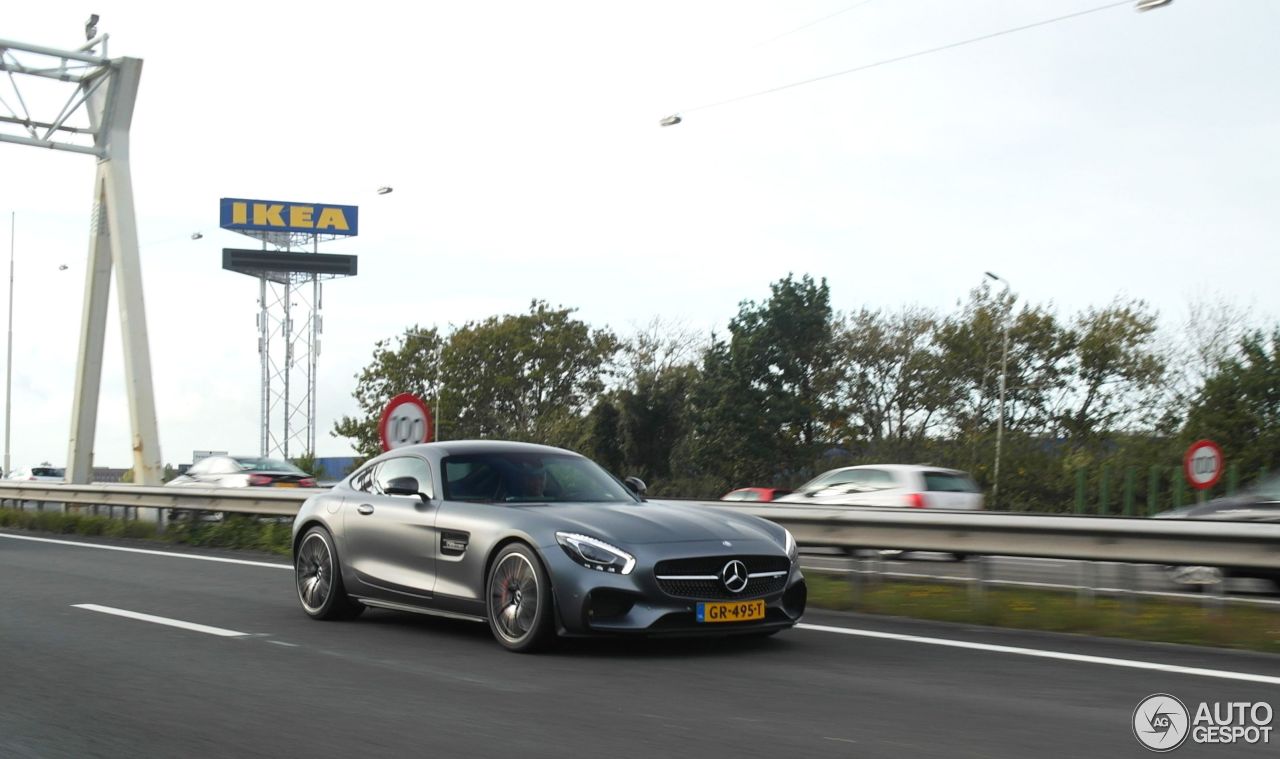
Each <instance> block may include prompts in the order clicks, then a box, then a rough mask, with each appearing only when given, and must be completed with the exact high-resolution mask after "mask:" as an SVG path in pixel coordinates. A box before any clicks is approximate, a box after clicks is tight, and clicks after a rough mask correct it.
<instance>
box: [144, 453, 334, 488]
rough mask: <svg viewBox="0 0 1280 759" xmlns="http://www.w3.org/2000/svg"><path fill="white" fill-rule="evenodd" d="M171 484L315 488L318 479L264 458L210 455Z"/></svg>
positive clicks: (280, 462)
mask: <svg viewBox="0 0 1280 759" xmlns="http://www.w3.org/2000/svg"><path fill="white" fill-rule="evenodd" d="M166 484H168V485H179V486H181V485H188V486H190V485H195V486H201V487H207V488H248V487H260V488H314V487H316V481H315V478H314V477H312V476H311V475H309V474H307V473H306V472H304V471H302V470H301V469H299V468H298V467H296V466H294V465H293V464H290V463H289V462H287V461H282V460H280V459H271V458H265V457H262V456H210V457H208V458H204V459H200V460H199V461H197V462H196V463H194V464H192V465H191V468H190V469H188V470H187V471H186V472H184V473H183V474H180V475H178V476H177V477H175V478H173V479H172V480H170V481H169V482H168V483H166Z"/></svg>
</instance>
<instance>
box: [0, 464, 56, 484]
mask: <svg viewBox="0 0 1280 759" xmlns="http://www.w3.org/2000/svg"><path fill="white" fill-rule="evenodd" d="M8 479H10V480H26V481H28V482H63V481H65V480H66V479H67V470H66V469H63V468H62V467H60V466H25V467H22V468H21V469H15V470H13V471H12V472H9V477H8Z"/></svg>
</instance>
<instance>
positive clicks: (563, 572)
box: [542, 541, 808, 636]
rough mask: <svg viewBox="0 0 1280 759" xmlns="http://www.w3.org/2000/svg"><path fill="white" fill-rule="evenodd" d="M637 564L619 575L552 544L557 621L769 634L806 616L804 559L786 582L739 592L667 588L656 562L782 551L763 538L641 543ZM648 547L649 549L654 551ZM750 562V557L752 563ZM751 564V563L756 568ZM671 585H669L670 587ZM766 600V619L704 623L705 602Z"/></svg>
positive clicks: (605, 629)
mask: <svg viewBox="0 0 1280 759" xmlns="http://www.w3.org/2000/svg"><path fill="white" fill-rule="evenodd" d="M636 548H637V549H638V550H636V551H634V552H633V553H636V554H638V555H637V556H636V566H635V568H634V569H633V570H632V572H631V573H630V574H627V575H617V574H609V573H606V572H600V571H597V570H592V569H587V568H586V567H583V566H581V565H580V564H578V563H577V562H575V561H574V560H573V559H571V558H569V556H567V555H566V554H565V552H564V550H563V549H561V548H560V546H559V545H553V546H550V547H544V548H543V549H542V554H543V559H544V561H545V562H546V564H547V570H548V572H549V574H550V576H551V585H552V587H553V589H554V592H555V598H556V611H557V626H558V628H559V632H560V634H561V635H566V636H585V635H636V634H639V635H653V636H658V635H664V636H666V635H671V636H692V635H734V634H743V633H763V632H769V631H774V630H782V629H786V628H789V627H792V626H794V625H795V624H796V623H797V622H799V621H800V618H801V617H802V616H803V615H804V610H805V604H806V601H807V592H808V591H807V588H806V585H805V581H804V575H802V574H801V572H800V566H799V564H798V563H796V562H790V566H789V569H788V570H786V571H787V575H786V577H785V581H784V582H781V583H778V582H770V583H763V582H762V583H760V584H759V585H758V586H756V587H760V588H766V587H767V589H768V592H755V590H754V588H753V585H752V584H751V583H748V586H747V588H745V589H744V590H743V591H741V592H740V593H738V594H726V593H719V594H712V593H708V594H706V595H704V596H696V595H693V596H691V595H690V594H688V593H684V594H681V595H679V596H677V595H673V594H671V593H669V592H667V591H665V590H663V587H662V584H660V583H659V581H658V578H657V574H656V572H655V566H656V565H657V564H658V562H660V561H669V560H683V559H693V558H695V557H698V558H706V559H708V560H710V559H712V558H714V562H713V563H717V562H720V561H721V560H723V562H725V563H727V562H729V561H730V560H732V559H735V558H742V557H750V556H762V555H763V556H772V557H777V556H782V555H783V554H782V553H781V551H780V550H779V548H778V546H777V545H776V544H774V543H767V542H763V541H737V542H735V544H734V545H733V547H731V548H726V547H725V546H724V545H722V544H721V543H720V542H718V541H711V542H691V543H678V544H668V545H663V546H661V547H655V546H637V547H636ZM646 549H648V550H646ZM748 563H749V561H748ZM748 569H750V567H749V566H748ZM669 585H670V584H669V583H668V586H669ZM757 599H759V600H762V601H764V603H765V617H764V619H758V620H750V621H743V622H699V621H698V619H697V606H698V603H699V602H724V601H752V600H757Z"/></svg>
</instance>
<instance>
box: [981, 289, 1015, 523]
mask: <svg viewBox="0 0 1280 759" xmlns="http://www.w3.org/2000/svg"><path fill="white" fill-rule="evenodd" d="M986 274H987V276H988V277H990V278H991V279H994V280H995V281H997V282H999V283H1000V284H1002V285H1004V295H1003V299H1005V300H1007V299H1008V297H1009V281H1008V280H1006V279H1001V278H1000V277H998V276H996V275H995V274H992V273H991V272H986ZM1006 308H1007V309H1008V310H1007V311H1006V312H1005V315H1004V319H1003V321H1004V348H1003V349H1002V350H1001V351H1000V417H999V419H997V420H996V471H995V475H994V476H993V477H992V481H991V505H992V506H995V505H996V504H997V503H998V502H999V499H1000V443H1001V441H1002V440H1003V438H1004V387H1005V381H1006V380H1005V377H1006V375H1007V372H1008V369H1009V316H1010V313H1009V312H1010V311H1012V308H1013V307H1012V304H1009V305H1007V306H1006Z"/></svg>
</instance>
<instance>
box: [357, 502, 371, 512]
mask: <svg viewBox="0 0 1280 759" xmlns="http://www.w3.org/2000/svg"><path fill="white" fill-rule="evenodd" d="M356 511H358V512H360V513H361V514H372V513H373V507H372V506H370V505H369V504H367V503H362V504H360V505H359V506H357V507H356Z"/></svg>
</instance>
